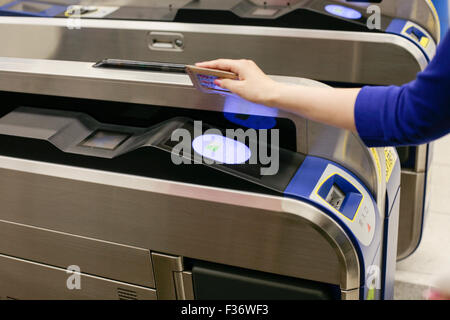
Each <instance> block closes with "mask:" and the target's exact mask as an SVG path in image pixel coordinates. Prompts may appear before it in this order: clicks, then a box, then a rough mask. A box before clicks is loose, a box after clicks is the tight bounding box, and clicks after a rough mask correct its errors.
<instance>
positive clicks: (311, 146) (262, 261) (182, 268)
mask: <svg viewBox="0 0 450 320" xmlns="http://www.w3.org/2000/svg"><path fill="white" fill-rule="evenodd" d="M30 64H32V65H33V66H34V67H33V68H32V69H31V68H29V66H30ZM0 65H1V67H0V89H1V95H2V101H8V103H3V107H2V110H1V117H0V140H1V142H0V154H1V156H0V177H1V179H0V188H1V192H0V199H1V202H2V210H1V211H0V238H1V239H2V241H1V242H0V297H1V298H4V299H5V298H6V299H79V298H82V299H116V298H119V299H193V298H195V299H279V298H282V299H389V298H392V291H393V275H394V271H395V252H396V243H397V226H398V208H399V192H400V191H399V183H400V180H399V179H400V171H399V162H398V160H397V161H395V162H394V165H393V167H392V168H391V170H390V172H389V173H390V175H389V178H388V179H386V178H387V176H386V175H385V169H386V165H385V156H384V155H385V150H383V149H372V150H369V149H367V148H365V147H364V145H363V143H362V142H361V141H360V140H359V138H358V137H357V136H355V135H353V134H352V133H350V132H347V131H343V130H338V129H335V128H331V127H327V126H324V125H320V124H317V123H314V122H310V121H307V120H305V119H303V118H300V117H297V116H295V115H292V114H288V113H284V112H283V111H278V110H275V109H266V108H264V107H262V106H258V105H254V104H248V103H246V102H245V101H243V100H241V99H239V98H236V97H234V96H230V95H225V96H223V95H218V94H205V93H202V92H200V91H198V90H196V89H195V88H194V87H193V85H192V83H191V82H190V79H189V77H188V76H187V75H183V74H171V73H163V72H139V71H126V70H101V69H96V68H93V67H92V63H84V62H70V61H60V62H58V61H48V60H34V61H32V60H30V59H12V58H1V64H0ZM274 79H275V80H277V81H284V82H289V83H299V84H303V85H309V86H318V85H322V84H319V83H317V82H314V81H308V80H305V79H299V78H288V77H274ZM271 112H272V113H271ZM274 112H275V113H274ZM198 120H202V121H203V128H204V129H209V130H211V129H215V131H213V132H211V131H206V132H205V131H204V130H203V131H200V133H198V132H196V127H195V125H196V122H195V121H198ZM246 121H248V122H246ZM255 123H258V124H259V128H266V129H269V131H268V133H267V136H269V137H270V139H269V140H264V139H262V138H261V137H264V134H263V133H262V132H261V131H257V134H258V136H257V137H258V138H257V140H255V137H252V136H251V135H249V136H248V137H247V138H246V139H244V140H239V139H237V140H236V139H233V138H230V139H228V138H226V137H225V133H226V131H224V129H241V132H246V131H244V130H248V129H249V127H252V126H253V127H254V124H255ZM249 124H252V125H249ZM177 129H178V131H179V130H180V129H183V130H182V131H181V132H184V133H189V134H188V135H187V136H188V137H189V140H188V144H187V145H188V146H191V145H192V146H193V149H192V150H191V151H190V152H188V153H178V154H181V155H183V158H182V159H183V160H184V161H185V162H186V163H185V162H183V161H182V162H181V164H178V165H177V164H175V163H174V161H173V158H172V156H173V154H177V153H176V152H174V149H176V148H177V143H178V142H177V141H172V140H176V139H173V135H174V133H176V132H178V131H177ZM275 129H278V131H276V130H275ZM275 132H278V133H279V141H280V145H279V146H277V144H276V143H275V142H276V136H273V135H272V134H273V133H275ZM199 139H200V141H201V142H202V143H200V147H199V145H198V143H196V141H197V142H198V141H199ZM227 139H228V140H227ZM178 141H180V140H178ZM240 141H241V142H240ZM256 141H257V143H256ZM298 145H300V146H301V147H302V148H303V149H302V150H303V151H302V152H297V151H296V148H297V146H298ZM255 146H257V147H258V148H259V149H261V150H264V149H265V147H266V146H267V147H270V148H269V149H270V154H271V155H272V156H275V155H278V156H279V158H278V162H279V167H278V168H279V169H278V171H276V172H275V174H272V175H264V174H262V172H263V171H262V170H261V169H264V168H266V164H265V163H264V164H261V163H260V162H256V163H250V160H251V153H255V152H256V151H255V149H254V147H255ZM224 148H226V151H227V154H228V155H229V154H230V150H231V153H232V154H233V156H232V157H231V159H232V160H233V161H235V162H234V163H233V161H231V162H229V161H222V163H207V161H200V162H201V163H200V164H195V163H193V161H192V160H195V158H196V157H197V158H198V157H200V156H201V155H203V156H204V158H203V160H205V159H206V160H208V159H209V160H211V159H214V156H213V155H214V154H215V155H217V154H221V152H222V151H223V150H224ZM233 150H243V152H242V151H233ZM233 152H234V153H233ZM260 152H261V151H260V150H258V153H259V154H260ZM391 152H392V155H393V156H394V157H396V154H395V150H393V149H392V150H391ZM397 158H398V157H397ZM180 159H181V158H180ZM222 159H223V158H222ZM227 159H228V158H227ZM236 159H237V160H236ZM266 169H267V168H266ZM386 180H387V182H386ZM67 270H69V271H70V270H71V271H75V272H76V273H75V274H73V273H68V272H67ZM77 272H78V273H77ZM74 275H75V276H76V275H79V278H78V280H77V278H73V276H74ZM77 281H78V282H77ZM77 284H80V286H79V287H77Z"/></svg>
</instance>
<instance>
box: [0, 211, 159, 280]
mask: <svg viewBox="0 0 450 320" xmlns="http://www.w3.org/2000/svg"><path fill="white" fill-rule="evenodd" d="M37 209H38V208H35V210H37ZM30 213H31V212H30ZM0 239H1V241H0V254H4V255H9V256H14V257H17V258H22V259H26V260H31V261H35V262H40V263H45V264H49V265H52V266H56V267H60V268H63V269H65V268H67V267H68V266H70V265H77V266H79V267H80V269H81V272H83V273H85V274H91V275H96V276H101V277H105V278H109V279H114V280H119V281H124V282H128V283H132V284H138V285H142V286H146V287H154V285H155V284H154V280H153V270H152V263H151V258H150V251H149V250H146V249H141V248H135V247H131V246H124V245H119V244H116V243H111V242H105V241H99V240H96V239H90V238H86V237H79V236H76V235H73V234H67V233H61V232H55V231H52V230H47V229H41V228H36V227H30V226H25V225H21V224H16V223H10V222H7V221H1V220H0Z"/></svg>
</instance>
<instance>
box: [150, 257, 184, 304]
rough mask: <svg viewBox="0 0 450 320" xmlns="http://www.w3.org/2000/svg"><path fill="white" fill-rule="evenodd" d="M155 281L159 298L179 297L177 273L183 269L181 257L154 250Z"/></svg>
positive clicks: (172, 298)
mask: <svg viewBox="0 0 450 320" xmlns="http://www.w3.org/2000/svg"><path fill="white" fill-rule="evenodd" d="M152 261H153V267H154V270H155V282H156V288H157V289H158V292H157V295H158V300H176V299H177V290H176V289H177V288H176V286H177V285H176V284H177V280H179V279H177V277H176V275H175V273H179V272H180V271H182V270H183V261H182V258H181V257H175V256H170V255H167V254H161V253H155V252H152Z"/></svg>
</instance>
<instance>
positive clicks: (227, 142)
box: [192, 134, 251, 164]
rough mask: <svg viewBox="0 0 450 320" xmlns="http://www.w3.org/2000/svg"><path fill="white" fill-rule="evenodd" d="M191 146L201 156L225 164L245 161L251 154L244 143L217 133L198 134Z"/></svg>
mask: <svg viewBox="0 0 450 320" xmlns="http://www.w3.org/2000/svg"><path fill="white" fill-rule="evenodd" d="M192 147H193V148H194V150H195V152H197V153H198V154H201V155H202V156H203V157H205V158H208V159H212V160H214V161H216V162H219V163H225V164H240V163H245V162H246V161H247V160H248V159H250V156H251V151H250V148H249V147H247V146H246V145H245V144H243V143H241V142H239V141H236V140H233V139H230V138H227V137H224V136H221V135H218V134H204V135H201V136H198V137H197V138H195V139H194V141H193V142H192Z"/></svg>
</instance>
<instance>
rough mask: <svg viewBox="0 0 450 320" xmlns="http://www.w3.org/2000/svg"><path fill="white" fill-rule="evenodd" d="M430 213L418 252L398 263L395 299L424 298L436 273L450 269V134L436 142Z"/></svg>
mask: <svg viewBox="0 0 450 320" xmlns="http://www.w3.org/2000/svg"><path fill="white" fill-rule="evenodd" d="M428 195H429V196H430V197H431V198H430V201H431V202H430V208H429V210H430V211H429V215H428V218H427V220H426V222H425V230H424V233H423V238H422V242H421V244H420V246H419V248H418V249H417V251H416V252H415V253H414V254H412V255H411V256H410V257H408V258H407V259H405V260H403V261H400V262H399V263H398V264H397V273H396V280H397V281H396V282H397V283H396V292H395V298H396V299H423V292H424V290H426V289H427V288H428V286H429V285H430V283H432V281H433V280H434V279H435V278H436V276H437V275H439V274H441V273H443V272H450V135H447V136H446V137H444V138H443V139H440V140H439V141H437V142H436V143H435V147H434V159H433V162H432V176H431V185H430V186H429V188H428Z"/></svg>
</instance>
